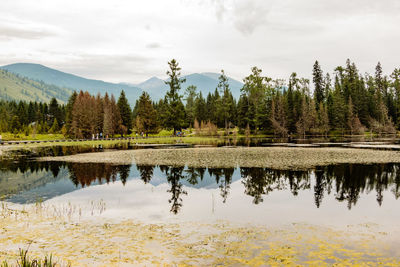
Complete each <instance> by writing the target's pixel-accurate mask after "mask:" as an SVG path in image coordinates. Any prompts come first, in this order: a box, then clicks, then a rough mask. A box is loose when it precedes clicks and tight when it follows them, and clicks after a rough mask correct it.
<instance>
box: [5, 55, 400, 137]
mask: <svg viewBox="0 0 400 267" xmlns="http://www.w3.org/2000/svg"><path fill="white" fill-rule="evenodd" d="M168 65H169V70H168V71H167V75H168V79H167V81H166V84H167V85H168V86H169V90H168V91H167V93H166V94H165V96H164V97H163V98H162V99H160V100H159V101H152V99H151V98H150V96H149V95H148V94H147V93H146V92H143V94H142V95H141V96H140V98H139V99H137V100H136V103H135V105H134V107H133V109H132V108H131V107H130V105H129V102H128V99H127V98H126V96H125V93H124V92H123V91H122V92H121V95H120V96H119V98H118V100H116V99H115V97H114V96H113V95H108V94H107V93H106V94H105V95H104V96H101V95H100V94H98V95H97V96H93V95H90V94H89V93H88V92H83V91H81V92H79V93H77V92H74V93H73V94H72V95H71V96H70V98H69V100H68V103H67V104H66V105H60V104H58V103H57V100H56V99H55V98H53V99H52V100H51V102H50V103H49V104H46V103H38V102H29V103H27V102H23V101H21V102H18V103H17V102H15V101H0V115H1V117H0V131H14V132H15V131H17V132H20V131H25V132H29V131H32V130H33V129H34V130H35V131H38V132H49V131H50V132H62V133H64V134H65V135H67V136H70V137H79V138H82V137H91V136H93V134H96V135H97V134H101V135H103V136H107V135H108V136H112V135H116V134H121V135H125V134H130V133H131V132H132V130H133V129H135V130H136V132H139V133H144V134H149V133H156V132H158V131H160V130H161V129H172V130H173V131H174V133H176V132H177V131H181V130H182V129H183V128H187V127H194V128H196V129H199V130H201V129H202V128H205V127H208V128H210V127H212V128H213V129H218V128H224V129H225V130H226V132H227V133H229V132H230V131H231V130H232V129H234V128H237V129H239V131H240V132H242V133H244V132H246V133H254V134H259V133H266V134H274V135H276V136H290V135H300V136H306V135H328V134H330V133H334V134H361V133H363V132H364V131H366V130H370V131H372V132H375V133H394V132H395V131H396V129H397V130H398V129H399V128H400V69H397V68H396V69H395V70H394V71H393V72H392V73H391V74H390V75H389V76H387V75H384V74H383V71H382V66H381V64H380V63H378V64H377V65H376V67H375V73H374V74H373V75H370V74H368V73H366V74H361V73H360V71H359V70H358V69H357V67H356V65H355V63H353V62H351V61H350V60H347V61H346V64H345V66H338V67H337V68H335V69H334V72H333V73H329V72H326V73H324V72H323V71H322V69H321V66H320V64H319V62H318V61H316V62H315V64H314V66H313V69H312V81H311V82H310V80H309V79H306V78H302V77H298V75H297V74H296V73H292V74H291V75H290V77H289V79H288V80H287V81H285V80H283V79H272V78H270V77H267V76H265V75H263V73H262V70H261V69H259V68H257V67H253V68H252V69H251V73H250V74H249V75H248V76H247V77H245V78H244V79H243V82H244V85H243V88H242V89H241V95H240V97H239V99H235V98H234V97H233V95H232V92H231V90H230V87H229V82H228V77H227V76H226V74H225V72H224V71H223V70H222V71H221V74H220V76H219V82H218V85H217V87H216V88H215V90H214V92H213V93H209V94H208V95H207V96H203V94H202V92H198V90H197V88H196V86H193V85H190V86H188V87H187V88H186V90H185V91H184V92H182V86H183V84H184V83H185V79H183V78H182V75H181V68H180V66H179V64H178V62H177V61H176V60H174V59H173V60H171V61H170V62H168ZM311 86H312V87H313V90H311ZM312 91H313V92H312ZM215 132H216V130H215Z"/></svg>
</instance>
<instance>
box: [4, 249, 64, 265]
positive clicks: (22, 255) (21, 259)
mask: <svg viewBox="0 0 400 267" xmlns="http://www.w3.org/2000/svg"><path fill="white" fill-rule="evenodd" d="M56 264H57V263H56V262H55V261H54V260H53V256H52V255H50V256H45V257H44V259H37V258H34V259H31V258H30V257H29V255H28V250H24V249H21V248H20V249H19V255H18V259H17V260H16V264H13V265H11V264H10V263H9V261H3V262H2V263H0V267H11V266H18V267H54V266H56Z"/></svg>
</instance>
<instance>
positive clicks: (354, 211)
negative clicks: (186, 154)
mask: <svg viewBox="0 0 400 267" xmlns="http://www.w3.org/2000/svg"><path fill="white" fill-rule="evenodd" d="M0 195H3V196H5V197H4V198H5V200H6V201H8V202H12V203H18V204H32V203H37V202H45V203H47V204H49V205H56V206H63V205H74V206H76V207H79V209H80V210H81V211H80V213H81V214H80V216H82V217H93V218H96V217H98V216H100V217H105V218H111V219H118V220H120V219H136V220H140V221H142V222H151V223H159V222H181V221H182V222H183V221H199V222H202V221H204V222H210V221H211V222H213V221H219V220H223V221H229V222H235V223H253V224H262V225H268V226H270V225H283V224H290V223H294V222H301V223H311V224H322V225H334V226H340V227H341V226H343V227H345V226H347V225H350V224H360V223H376V224H379V225H380V226H382V227H383V228H385V229H388V230H390V229H392V230H396V229H397V227H396V226H397V224H398V221H399V220H400V205H399V204H400V202H399V196H400V165H399V164H373V165H362V164H339V165H332V166H323V167H315V168H313V169H310V170H307V171H290V170H289V171H288V170H275V169H268V168H240V167H238V168H191V167H176V166H147V165H135V164H132V165H113V164H105V163H64V162H36V161H31V160H21V161H2V162H1V163H0Z"/></svg>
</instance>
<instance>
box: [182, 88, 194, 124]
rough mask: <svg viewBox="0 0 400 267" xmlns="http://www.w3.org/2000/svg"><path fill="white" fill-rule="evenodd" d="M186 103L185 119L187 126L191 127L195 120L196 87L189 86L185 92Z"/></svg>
mask: <svg viewBox="0 0 400 267" xmlns="http://www.w3.org/2000/svg"><path fill="white" fill-rule="evenodd" d="M185 96H186V98H185V101H186V107H185V108H186V118H187V123H188V125H189V126H193V124H194V120H195V119H196V97H197V87H196V86H194V85H190V86H188V87H187V88H186V91H185Z"/></svg>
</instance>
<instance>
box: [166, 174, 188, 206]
mask: <svg viewBox="0 0 400 267" xmlns="http://www.w3.org/2000/svg"><path fill="white" fill-rule="evenodd" d="M160 169H161V171H162V172H164V173H165V175H166V177H167V181H168V183H170V184H171V189H170V190H168V191H167V192H168V193H171V194H172V196H171V198H170V199H169V200H168V201H169V203H172V206H171V212H172V213H174V214H177V213H178V212H179V210H180V209H181V207H182V198H181V197H180V196H181V194H183V195H187V192H186V191H185V190H183V188H182V183H181V182H180V180H182V179H184V177H185V176H184V175H183V170H184V167H168V166H160Z"/></svg>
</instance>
